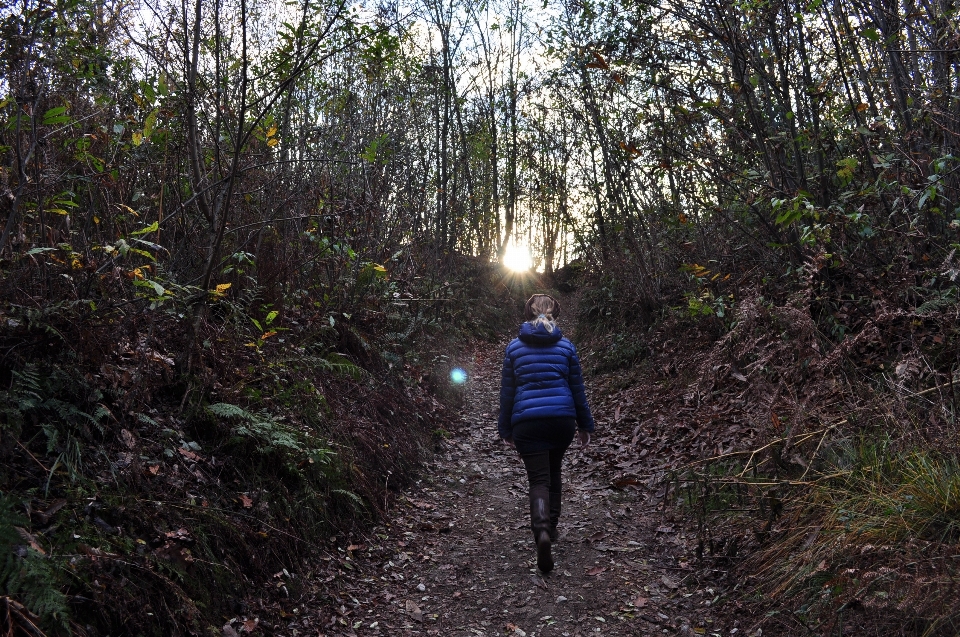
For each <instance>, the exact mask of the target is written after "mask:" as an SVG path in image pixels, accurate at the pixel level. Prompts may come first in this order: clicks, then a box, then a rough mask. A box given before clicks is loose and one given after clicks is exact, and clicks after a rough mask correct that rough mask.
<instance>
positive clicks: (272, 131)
mask: <svg viewBox="0 0 960 637" xmlns="http://www.w3.org/2000/svg"><path fill="white" fill-rule="evenodd" d="M276 134H277V125H276V124H274V125H273V126H271V127H270V130H268V131H267V137H273V136H274V135H276Z"/></svg>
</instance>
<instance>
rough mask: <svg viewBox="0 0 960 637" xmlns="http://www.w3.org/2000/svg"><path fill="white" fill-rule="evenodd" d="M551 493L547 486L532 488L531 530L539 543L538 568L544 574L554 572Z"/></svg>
mask: <svg viewBox="0 0 960 637" xmlns="http://www.w3.org/2000/svg"><path fill="white" fill-rule="evenodd" d="M549 501H550V492H549V490H548V489H547V487H545V486H536V487H531V488H530V528H531V529H532V530H533V539H534V541H535V542H536V543H537V568H539V569H540V570H541V571H543V572H544V573H549V572H550V571H552V570H553V556H551V555H550V505H549Z"/></svg>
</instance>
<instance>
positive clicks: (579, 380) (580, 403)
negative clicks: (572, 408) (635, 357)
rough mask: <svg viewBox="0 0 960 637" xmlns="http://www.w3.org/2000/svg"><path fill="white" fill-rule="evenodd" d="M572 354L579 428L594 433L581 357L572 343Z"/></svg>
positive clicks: (571, 361)
mask: <svg viewBox="0 0 960 637" xmlns="http://www.w3.org/2000/svg"><path fill="white" fill-rule="evenodd" d="M570 352H571V354H570V377H569V382H570V393H572V394H573V402H574V404H575V405H576V407H577V428H578V429H582V430H583V431H589V432H590V433H593V430H594V429H595V425H594V422H593V414H591V413H590V406H589V405H588V404H587V391H586V388H585V387H584V384H583V371H582V370H581V369H580V357H579V356H577V348H576V346H575V345H574V344H573V343H570Z"/></svg>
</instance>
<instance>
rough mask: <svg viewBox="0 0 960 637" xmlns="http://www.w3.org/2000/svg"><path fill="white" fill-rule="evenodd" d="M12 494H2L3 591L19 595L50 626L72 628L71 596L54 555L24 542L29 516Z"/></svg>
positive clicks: (0, 589) (0, 579)
mask: <svg viewBox="0 0 960 637" xmlns="http://www.w3.org/2000/svg"><path fill="white" fill-rule="evenodd" d="M14 507H15V503H14V502H13V501H12V499H11V498H9V497H0V593H2V594H3V595H9V596H11V597H15V598H17V599H18V600H19V601H20V602H22V603H23V605H24V606H26V607H27V609H28V610H30V612H32V613H33V614H35V615H37V616H38V617H40V618H41V620H43V623H44V624H45V625H47V626H55V627H58V628H60V629H63V630H65V631H66V632H69V630H70V626H69V615H68V612H67V598H66V596H65V595H64V594H63V593H62V592H61V591H60V589H59V587H58V581H57V576H56V570H55V569H54V567H53V565H52V563H51V560H50V558H48V557H47V556H45V555H43V554H42V553H40V552H39V551H36V550H34V549H33V548H30V547H29V546H26V545H24V538H23V535H22V534H21V532H20V530H19V529H20V528H23V527H25V526H26V525H27V524H28V520H27V519H26V518H25V517H24V516H23V515H21V514H19V513H17V511H16V510H15V508H14Z"/></svg>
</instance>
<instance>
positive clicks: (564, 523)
mask: <svg viewBox="0 0 960 637" xmlns="http://www.w3.org/2000/svg"><path fill="white" fill-rule="evenodd" d="M505 345H506V340H505V341H504V342H503V343H499V344H481V345H479V346H478V348H477V349H476V350H475V351H474V352H473V354H472V356H470V358H469V361H467V364H466V365H465V367H466V369H467V372H468V374H469V381H468V383H467V385H466V388H465V396H464V402H463V407H462V415H461V421H460V423H459V425H458V426H457V427H456V428H454V429H453V431H452V432H451V435H450V436H449V438H448V439H447V440H446V441H445V442H444V444H443V450H442V451H441V452H440V453H438V454H437V455H436V457H435V458H434V460H433V462H432V464H431V465H430V466H429V467H428V468H427V470H426V471H425V472H424V478H423V479H422V480H421V481H420V482H419V483H418V484H417V485H416V487H415V488H413V489H410V490H408V491H406V492H405V493H403V494H402V495H401V496H400V497H398V498H397V500H396V501H395V503H393V504H392V509H391V510H390V514H389V522H388V523H387V524H385V525H381V526H379V527H377V528H375V529H373V531H372V532H371V533H370V534H369V535H368V536H367V537H363V538H354V539H353V540H352V544H350V545H349V546H347V547H345V548H340V549H339V551H340V554H339V555H331V559H336V560H339V561H341V563H342V564H345V568H342V569H340V572H339V574H338V575H337V576H336V577H335V578H334V581H331V582H317V586H318V589H317V591H316V592H317V593H318V594H322V593H321V589H323V588H324V587H327V588H326V593H327V594H329V591H330V588H329V587H331V586H333V587H334V588H335V590H336V593H335V595H336V598H337V600H338V602H339V603H340V606H339V608H338V609H336V611H335V612H334V613H333V614H332V615H330V616H328V617H320V616H317V615H315V614H314V613H315V611H314V610H312V609H310V608H309V605H305V606H304V607H303V608H302V610H300V612H303V613H305V614H306V615H308V616H307V617H304V618H303V619H302V620H300V621H296V620H295V621H292V622H291V623H290V624H288V627H287V630H288V634H291V635H294V634H318V632H317V631H318V629H319V634H325V635H450V636H466V635H504V634H507V635H518V636H521V637H522V636H523V635H528V636H530V637H533V636H534V635H538V636H540V635H542V636H548V635H563V636H573V635H648V634H649V635H654V634H680V635H711V634H723V635H729V634H731V633H732V634H737V633H738V632H740V633H743V631H744V628H741V627H739V626H738V625H737V623H736V622H729V621H728V622H726V623H724V622H723V621H721V620H720V619H719V618H718V617H715V615H714V614H713V613H712V612H711V605H712V604H714V603H716V602H717V600H718V599H719V597H720V593H721V591H720V585H719V582H720V581H721V580H722V578H723V575H724V573H723V572H722V571H714V570H707V571H703V570H696V569H695V568H694V567H693V566H692V565H691V564H692V563H693V562H694V559H693V556H692V554H693V548H694V546H695V544H696V539H695V537H694V533H693V531H692V530H691V529H687V528H684V526H683V524H682V523H681V522H680V521H679V520H678V519H675V518H674V517H673V513H672V511H671V509H672V507H667V509H666V512H664V511H663V510H661V509H662V507H661V506H660V504H661V499H660V498H659V497H658V494H657V491H656V489H657V486H656V481H655V480H653V479H650V480H648V481H641V480H638V479H628V480H623V479H622V478H620V479H618V478H617V477H616V476H617V475H622V469H623V468H624V467H623V464H624V463H619V465H618V463H617V462H615V460H616V459H617V458H618V456H619V454H618V450H619V449H620V448H621V447H622V448H624V449H626V448H627V444H626V443H628V442H629V436H630V435H631V432H630V431H620V430H618V429H616V428H612V427H611V424H612V423H613V421H614V419H615V418H614V416H615V414H613V413H606V410H605V409H604V407H603V403H602V401H597V400H593V401H592V406H593V408H594V412H595V417H596V419H597V435H596V436H595V438H594V441H593V443H592V444H591V446H590V447H589V448H588V449H587V450H586V451H583V450H581V449H579V448H578V447H576V446H573V447H571V449H570V451H569V452H568V454H567V456H566V458H565V460H564V463H565V473H564V510H563V515H562V517H561V521H560V539H559V542H558V543H557V544H556V545H555V546H554V557H555V561H556V568H555V570H554V572H553V573H551V574H549V575H547V576H541V575H540V574H538V572H537V569H536V566H535V554H534V546H533V542H532V534H531V532H530V530H529V519H528V505H527V495H526V494H527V490H526V478H525V474H524V471H523V465H522V463H521V461H520V459H519V457H518V456H517V455H516V453H515V452H514V451H512V450H510V449H507V448H506V447H504V446H503V444H502V443H501V442H500V441H499V438H498V437H497V433H496V414H497V404H498V403H497V401H498V391H499V373H500V365H501V361H502V352H503V347H504V346H505ZM590 385H591V383H590V381H589V379H588V392H589V391H590ZM618 411H619V410H618ZM617 416H619V414H617ZM631 456H632V460H628V461H627V462H628V464H629V467H630V469H632V471H633V474H632V475H636V476H642V475H644V474H649V475H650V476H653V475H654V473H655V472H654V470H653V468H652V467H645V465H644V464H643V461H642V460H638V459H636V458H635V454H631ZM617 484H620V487H619V488H618V487H617V486H616V485H617ZM344 552H346V555H344ZM344 557H348V558H350V559H344ZM317 622H320V623H321V625H318V623H317ZM733 629H737V630H733Z"/></svg>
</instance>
